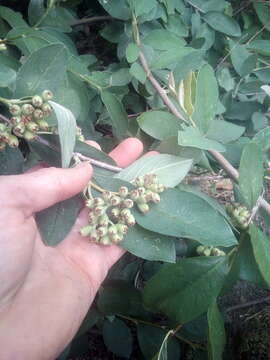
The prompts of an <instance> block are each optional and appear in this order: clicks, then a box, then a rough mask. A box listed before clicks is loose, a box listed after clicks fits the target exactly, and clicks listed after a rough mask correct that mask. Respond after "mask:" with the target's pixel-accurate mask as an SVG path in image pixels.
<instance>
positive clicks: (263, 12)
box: [253, 2, 270, 30]
mask: <svg viewBox="0 0 270 360" xmlns="http://www.w3.org/2000/svg"><path fill="white" fill-rule="evenodd" d="M253 6H254V9H255V11H256V14H257V16H258V18H259V19H260V21H261V23H262V24H263V25H264V27H265V28H266V29H267V30H270V23H269V21H270V9H269V6H268V3H265V4H264V3H258V2H254V3H253Z"/></svg>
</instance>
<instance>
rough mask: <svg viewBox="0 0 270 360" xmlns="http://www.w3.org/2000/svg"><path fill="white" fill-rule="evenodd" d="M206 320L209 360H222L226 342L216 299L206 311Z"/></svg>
mask: <svg viewBox="0 0 270 360" xmlns="http://www.w3.org/2000/svg"><path fill="white" fill-rule="evenodd" d="M207 320H208V349H209V358H210V359H211V360H222V359H223V356H222V354H223V351H224V346H225V342H226V334H225V328H224V321H223V318H222V315H221V313H220V312H219V308H218V306H217V302H216V299H215V300H214V301H213V303H212V304H211V305H210V307H209V309H208V312H207Z"/></svg>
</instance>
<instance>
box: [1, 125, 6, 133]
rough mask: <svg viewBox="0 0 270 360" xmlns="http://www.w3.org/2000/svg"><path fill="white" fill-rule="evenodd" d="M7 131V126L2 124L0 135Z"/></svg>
mask: <svg viewBox="0 0 270 360" xmlns="http://www.w3.org/2000/svg"><path fill="white" fill-rule="evenodd" d="M6 130H7V126H6V125H5V124H2V123H0V133H2V132H5V131H6Z"/></svg>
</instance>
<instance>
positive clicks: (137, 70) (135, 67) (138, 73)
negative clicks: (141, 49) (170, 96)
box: [129, 62, 146, 84]
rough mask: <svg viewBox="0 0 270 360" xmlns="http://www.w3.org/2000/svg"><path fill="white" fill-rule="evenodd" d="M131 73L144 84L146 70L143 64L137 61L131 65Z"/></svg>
mask: <svg viewBox="0 0 270 360" xmlns="http://www.w3.org/2000/svg"><path fill="white" fill-rule="evenodd" d="M129 72H130V74H131V75H132V76H134V77H135V78H136V79H137V80H139V81H140V82H141V83H142V84H144V83H145V81H146V72H145V71H144V70H143V68H142V66H141V65H140V64H138V63H137V62H135V63H134V64H132V65H131V67H130V70H129Z"/></svg>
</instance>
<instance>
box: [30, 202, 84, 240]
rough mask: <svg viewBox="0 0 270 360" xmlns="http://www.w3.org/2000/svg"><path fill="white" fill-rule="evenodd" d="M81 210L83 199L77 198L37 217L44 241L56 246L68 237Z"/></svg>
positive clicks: (49, 209) (61, 203)
mask: <svg viewBox="0 0 270 360" xmlns="http://www.w3.org/2000/svg"><path fill="white" fill-rule="evenodd" d="M80 209H81V198H80V197H79V196H75V197H73V198H71V199H67V200H64V201H61V202H60V203H57V204H55V205H53V206H51V207H50V208H48V209H45V210H42V211H41V212H39V213H38V214H37V215H36V221H37V225H38V229H39V231H40V234H41V237H42V240H43V241H44V242H45V243H46V244H47V245H49V246H55V245H57V244H58V243H59V242H61V241H62V240H64V238H65V237H66V236H67V234H68V233H69V232H70V230H71V228H72V226H73V225H74V223H75V220H76V219H77V216H78V214H79V211H80Z"/></svg>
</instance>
